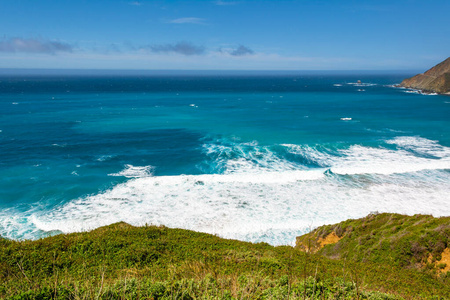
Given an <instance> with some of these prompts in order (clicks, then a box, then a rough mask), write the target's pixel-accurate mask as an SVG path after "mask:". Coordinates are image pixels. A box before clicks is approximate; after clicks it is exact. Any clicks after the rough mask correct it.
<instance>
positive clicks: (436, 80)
mask: <svg viewBox="0 0 450 300" xmlns="http://www.w3.org/2000/svg"><path fill="white" fill-rule="evenodd" d="M400 86H402V87H406V88H412V89H418V90H422V91H424V92H434V93H439V94H449V95H450V57H449V58H447V59H446V60H444V61H443V62H441V63H439V64H437V65H435V66H434V67H432V68H431V69H429V70H428V71H426V72H425V73H423V74H417V75H416V76H414V77H411V78H407V79H405V80H403V81H402V83H401V84H400Z"/></svg>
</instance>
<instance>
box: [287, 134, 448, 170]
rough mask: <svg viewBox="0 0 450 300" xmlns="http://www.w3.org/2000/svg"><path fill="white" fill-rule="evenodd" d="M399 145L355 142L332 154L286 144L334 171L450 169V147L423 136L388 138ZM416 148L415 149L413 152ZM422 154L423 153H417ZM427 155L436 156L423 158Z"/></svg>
mask: <svg viewBox="0 0 450 300" xmlns="http://www.w3.org/2000/svg"><path fill="white" fill-rule="evenodd" d="M386 143H388V144H396V145H398V148H399V149H397V150H390V149H386V148H381V147H379V148H373V147H363V146H360V145H353V146H351V147H349V148H348V149H340V150H337V151H336V153H335V154H334V155H333V154H330V153H327V152H326V151H317V150H314V149H311V148H309V147H306V148H305V147H302V146H297V145H286V146H287V147H289V149H290V150H289V151H291V153H294V154H299V155H302V156H305V157H307V158H308V159H309V160H311V161H312V162H315V163H317V164H319V165H320V166H322V167H329V168H330V170H331V171H332V172H333V173H335V174H341V175H355V174H384V175H388V174H395V173H411V172H418V171H422V170H445V169H450V148H449V147H444V146H441V145H439V144H438V143H437V142H436V141H431V140H428V139H424V138H420V137H398V138H396V139H393V140H388V141H386ZM411 150H413V151H411ZM415 153H420V154H421V156H417V155H415ZM424 155H429V156H433V158H427V157H422V156H424ZM436 158H439V159H436Z"/></svg>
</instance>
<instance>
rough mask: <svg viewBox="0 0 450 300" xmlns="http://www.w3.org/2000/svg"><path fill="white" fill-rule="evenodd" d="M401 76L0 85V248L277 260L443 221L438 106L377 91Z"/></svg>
mask: <svg viewBox="0 0 450 300" xmlns="http://www.w3.org/2000/svg"><path fill="white" fill-rule="evenodd" d="M410 75H413V74H395V73H389V74H382V73H378V74H357V73H343V74H339V73H338V72H336V73H324V74H320V72H317V73H311V74H300V73H299V74H257V73H256V74H250V75H248V74H247V75H245V74H231V75H230V74H222V75H220V74H215V75H214V74H209V75H208V74H207V75H202V74H194V75H192V74H191V75H189V74H178V75H177V74H170V73H168V74H162V75H152V76H141V75H132V74H131V75H127V76H121V75H120V74H113V75H99V74H97V75H90V76H88V75H71V76H69V75H64V76H62V75H61V76H59V75H42V76H38V75H17V74H16V75H10V76H8V75H4V74H3V75H1V76H0V178H1V179H0V235H1V236H2V237H5V238H9V239H17V240H22V239H39V238H42V237H46V236H50V235H55V234H58V233H69V232H79V231H85V230H91V229H94V228H97V227H100V226H104V225H108V224H112V223H115V222H120V221H124V222H127V223H130V224H132V225H145V224H149V225H150V224H153V225H165V226H167V227H173V228H184V229H191V230H196V231H201V232H208V233H212V234H216V235H218V236H221V237H225V238H233V239H239V240H244V241H251V242H267V243H269V244H273V245H292V244H293V243H294V241H295V237H296V236H298V235H301V234H303V233H306V232H308V231H309V230H311V229H312V228H314V227H317V226H320V225H323V224H332V223H336V222H340V221H343V220H346V219H349V218H359V217H363V216H366V215H367V214H369V213H374V212H395V213H402V214H409V215H411V214H419V213H420V214H433V215H434V216H443V215H446V216H448V215H450V130H449V129H450V97H449V96H441V95H423V94H419V93H416V92H415V91H410V90H407V89H400V88H396V87H394V86H393V84H397V83H399V82H401V80H402V79H403V78H405V77H408V76H410ZM358 80H360V82H359V81H358Z"/></svg>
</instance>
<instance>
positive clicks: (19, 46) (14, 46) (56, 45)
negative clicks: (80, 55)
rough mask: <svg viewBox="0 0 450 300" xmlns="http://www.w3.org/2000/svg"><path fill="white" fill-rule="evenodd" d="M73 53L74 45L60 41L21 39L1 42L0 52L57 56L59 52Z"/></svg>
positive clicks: (16, 38)
mask: <svg viewBox="0 0 450 300" xmlns="http://www.w3.org/2000/svg"><path fill="white" fill-rule="evenodd" d="M72 51H73V46H72V45H69V44H67V43H63V42H59V41H50V40H44V39H35V38H19V37H14V38H9V39H4V40H0V52H26V53H45V54H55V53H57V52H72Z"/></svg>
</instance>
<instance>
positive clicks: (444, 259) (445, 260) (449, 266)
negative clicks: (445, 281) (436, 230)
mask: <svg viewBox="0 0 450 300" xmlns="http://www.w3.org/2000/svg"><path fill="white" fill-rule="evenodd" d="M439 264H446V266H445V268H443V269H439V270H438V272H439V273H443V272H448V271H450V248H445V249H444V251H443V252H442V254H441V260H440V261H437V262H436V265H439Z"/></svg>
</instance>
